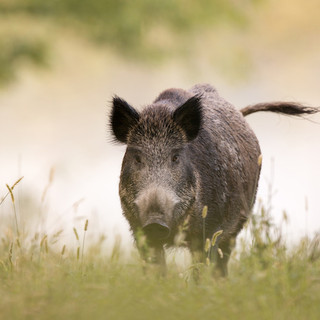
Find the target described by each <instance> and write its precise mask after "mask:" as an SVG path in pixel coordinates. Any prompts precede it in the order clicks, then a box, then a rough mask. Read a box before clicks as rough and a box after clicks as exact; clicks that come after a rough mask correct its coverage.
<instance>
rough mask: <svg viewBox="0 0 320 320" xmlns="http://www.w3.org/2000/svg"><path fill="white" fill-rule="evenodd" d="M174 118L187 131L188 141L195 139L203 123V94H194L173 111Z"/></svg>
mask: <svg viewBox="0 0 320 320" xmlns="http://www.w3.org/2000/svg"><path fill="white" fill-rule="evenodd" d="M173 119H174V121H175V122H176V123H177V124H178V125H179V126H180V127H181V128H182V129H183V131H184V132H185V133H186V135H187V138H188V141H191V140H193V139H195V138H196V137H197V135H198V133H199V130H200V127H201V123H202V107H201V96H200V95H196V96H193V97H192V98H190V99H189V100H187V102H185V103H184V104H183V105H181V106H180V107H178V108H177V109H176V110H175V112H174V113H173Z"/></svg>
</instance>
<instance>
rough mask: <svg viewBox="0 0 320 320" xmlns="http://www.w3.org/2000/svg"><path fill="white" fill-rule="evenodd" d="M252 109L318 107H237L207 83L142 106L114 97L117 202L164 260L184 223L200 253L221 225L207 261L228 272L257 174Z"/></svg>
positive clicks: (301, 111)
mask: <svg viewBox="0 0 320 320" xmlns="http://www.w3.org/2000/svg"><path fill="white" fill-rule="evenodd" d="M257 111H272V112H279V113H285V114H290V115H301V114H312V113H316V112H318V109H316V108H309V107H305V106H302V105H300V104H297V103H287V102H275V103H261V104H256V105H253V106H249V107H246V108H244V109H242V110H240V111H239V110H237V109H235V108H234V107H233V106H232V105H231V104H230V103H228V102H227V101H225V100H224V99H223V98H221V97H220V96H219V94H218V93H217V91H216V89H215V88H213V87H212V86H210V85H208V84H200V85H195V86H194V87H192V88H191V89H190V90H189V91H185V90H182V89H168V90H165V91H163V92H162V93H161V94H160V95H159V96H158V98H157V99H156V100H155V101H154V102H153V103H152V104H151V105H148V106H147V107H145V108H144V109H143V110H142V111H141V112H138V111H137V110H135V109H134V108H133V107H132V106H130V105H129V104H128V103H127V102H126V101H124V100H123V99H121V98H119V97H114V99H113V108H112V113H111V116H110V124H111V128H112V132H113V135H114V138H115V140H116V141H118V142H121V143H124V144H126V145H127V149H126V152H125V155H124V158H123V162H122V169H121V175H120V185H119V193H120V199H121V206H122V209H123V214H124V216H125V217H126V219H127V220H128V222H129V225H130V227H131V230H132V233H133V236H134V237H135V239H136V240H137V238H138V234H139V232H140V230H142V231H143V233H144V235H145V237H146V241H147V244H148V247H149V248H153V250H154V253H155V255H154V261H155V262H157V263H159V264H160V265H163V266H164V265H165V258H164V246H173V245H175V244H177V237H178V235H179V234H180V233H181V230H182V228H183V232H184V241H183V243H184V244H185V245H186V246H187V247H188V248H189V249H190V251H191V253H192V254H193V255H194V256H202V257H206V255H205V254H203V252H204V240H205V239H208V238H209V239H211V238H212V236H213V235H214V234H215V233H216V232H217V231H219V230H223V232H222V234H221V235H219V237H218V239H217V241H216V244H215V246H214V248H213V254H212V255H211V260H212V261H214V262H215V265H216V267H217V270H218V272H219V273H220V274H221V275H224V276H225V275H227V262H228V259H229V256H230V252H231V250H232V247H233V245H232V244H233V243H234V239H235V237H236V236H237V234H238V233H239V232H240V230H241V229H242V227H243V224H244V223H245V222H246V221H247V219H248V216H249V214H250V211H251V209H252V206H253V204H254V201H255V196H256V190H257V185H258V180H259V175H260V169H261V151H260V147H259V143H258V140H257V138H256V136H255V134H254V132H253V131H252V130H251V128H250V127H249V125H248V124H247V122H246V121H245V119H244V116H246V115H248V114H251V113H253V112H257ZM204 207H206V208H207V215H206V218H205V219H203V217H202V212H203V208H204ZM186 224H187V225H186ZM139 248H140V252H141V254H142V256H143V257H144V258H146V257H145V256H144V252H143V248H142V247H141V246H139V245H138V249H139ZM218 248H219V252H220V255H218V254H217V250H218ZM220 250H221V251H222V254H221V251H220Z"/></svg>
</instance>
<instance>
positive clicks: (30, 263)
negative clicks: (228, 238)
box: [0, 197, 320, 320]
mask: <svg viewBox="0 0 320 320" xmlns="http://www.w3.org/2000/svg"><path fill="white" fill-rule="evenodd" d="M8 198H9V197H7V199H6V200H5V201H8ZM9 200H10V199H9ZM11 200H14V199H11ZM12 216H13V217H14V212H12ZM16 226H18V224H17V225H16ZM89 227H90V226H89ZM18 228H19V226H18ZM247 228H248V230H250V236H247V237H244V238H243V240H242V243H241V244H240V245H239V246H238V247H237V250H236V251H235V252H234V254H233V256H232V258H231V261H230V265H229V267H230V268H229V269H230V275H229V277H228V278H227V279H216V278H213V277H212V276H211V266H210V265H209V266H205V265H189V266H184V267H182V266H181V265H180V266H179V265H176V264H175V263H173V262H172V263H171V264H170V265H169V267H168V274H167V276H166V277H162V276H160V275H159V273H158V272H157V269H156V267H155V266H153V265H145V264H143V262H142V261H140V260H139V259H138V258H137V257H132V258H131V259H129V260H128V259H123V258H122V250H121V248H120V247H119V246H118V245H117V244H116V245H115V247H114V249H113V251H112V252H111V253H110V254H109V255H105V254H102V247H101V243H96V244H90V246H89V244H87V246H86V250H85V251H84V254H83V247H84V246H85V245H86V244H85V238H84V237H85V234H86V226H84V228H83V229H82V230H81V231H79V230H78V231H77V230H74V236H75V237H76V238H77V243H78V246H75V247H74V248H71V249H70V248H69V249H68V250H66V249H65V248H63V247H62V248H61V246H60V247H59V248H60V249H59V250H57V249H56V248H57V247H54V245H53V243H54V242H55V240H58V238H59V234H56V235H51V236H49V235H48V236H42V237H39V236H37V235H35V236H34V237H31V238H30V237H26V236H24V235H22V234H19V233H18V230H11V232H7V233H6V234H2V235H1V243H0V297H1V298H0V319H184V320H185V319H320V244H319V243H320V237H319V236H315V237H314V238H313V239H306V238H304V239H302V240H301V241H300V243H299V244H298V245H297V246H295V247H294V248H290V249H288V248H287V247H286V245H285V244H284V242H283V240H282V237H281V232H279V230H278V229H277V228H276V227H275V226H273V225H272V223H271V221H270V219H269V217H268V214H267V212H266V211H265V210H264V209H263V208H260V209H259V212H258V213H257V214H255V215H254V216H253V218H252V219H251V223H250V224H249V225H248V226H247ZM195 268H199V269H200V279H199V282H197V283H195V282H194V280H193V277H192V276H191V275H192V272H193V270H194V269H195Z"/></svg>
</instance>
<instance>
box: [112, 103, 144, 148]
mask: <svg viewBox="0 0 320 320" xmlns="http://www.w3.org/2000/svg"><path fill="white" fill-rule="evenodd" d="M138 120H139V113H138V112H137V111H136V110H135V109H134V108H133V107H131V106H130V105H129V104H128V103H127V102H126V101H125V100H123V99H121V98H119V97H114V98H113V107H112V113H111V116H110V125H111V128H112V132H113V134H114V136H115V138H116V140H118V141H119V142H123V143H127V136H128V133H129V131H130V129H131V128H132V126H133V125H134V124H136V123H137V122H138Z"/></svg>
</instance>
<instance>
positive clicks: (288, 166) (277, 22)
mask: <svg viewBox="0 0 320 320" xmlns="http://www.w3.org/2000/svg"><path fill="white" fill-rule="evenodd" d="M319 12H320V7H319V3H318V2H317V1H308V2H304V1H298V0H295V1H283V2H281V4H280V3H279V2H277V1H268V3H267V4H266V5H265V6H264V8H263V9H261V10H259V11H257V12H253V13H252V15H251V19H252V22H251V23H252V25H251V26H250V28H248V29H245V30H239V31H236V30H234V29H232V30H230V29H229V28H228V26H221V27H219V29H218V30H217V31H216V32H211V31H210V30H208V32H207V33H205V34H201V35H199V36H198V37H196V38H195V39H193V41H194V47H195V48H196V49H195V52H194V54H193V56H192V57H191V58H189V60H188V61H187V62H184V61H181V60H180V59H178V58H176V57H174V58H172V59H170V57H169V58H168V59H167V60H165V62H163V63H161V64H143V63H141V62H140V63H136V62H135V61H130V60H128V59H125V58H122V57H121V56H119V55H118V54H116V53H114V52H113V51H112V50H108V48H99V47H94V46H91V45H90V44H88V42H87V41H86V40H85V39H83V38H81V37H80V36H79V37H78V36H75V35H74V34H68V33H67V32H66V33H65V34H61V33H60V34H59V33H58V34H56V35H55V36H54V39H55V46H54V50H55V56H54V59H53V62H52V64H51V66H50V68H49V70H39V69H36V70H35V69H33V68H31V67H22V68H21V71H20V72H19V77H18V80H17V81H15V82H14V83H12V84H10V85H9V86H6V87H5V88H3V89H2V90H1V91H0V198H1V197H2V196H4V195H5V194H6V187H5V184H6V183H8V184H9V185H12V184H13V183H14V182H15V181H16V180H17V179H18V178H19V177H20V176H24V179H23V181H21V183H20V184H19V185H18V186H17V187H16V189H15V194H16V196H17V199H18V200H17V210H18V214H19V219H20V220H21V224H24V225H25V226H26V227H25V228H28V227H27V226H28V223H29V222H30V221H34V220H36V221H38V222H39V221H40V222H39V223H38V224H37V223H36V224H33V225H34V226H37V227H36V228H39V225H41V230H40V231H42V232H47V233H53V232H56V231H58V230H59V229H61V228H62V229H64V234H65V236H66V237H70V236H71V237H72V228H73V227H77V228H82V226H83V224H84V221H85V220H86V219H89V232H90V235H91V237H96V236H97V235H101V234H105V235H106V236H107V238H108V239H107V241H109V243H113V241H114V238H115V235H117V234H120V235H121V237H122V242H123V243H124V244H125V245H126V246H130V245H131V241H132V240H131V237H130V233H129V229H128V225H127V223H126V221H125V220H124V218H123V217H122V215H121V208H120V202H119V197H118V180H119V172H120V166H121V161H122V156H123V153H124V150H125V147H123V146H119V145H115V144H113V143H111V139H110V135H109V131H108V125H107V124H108V113H109V110H110V101H111V99H112V96H113V95H114V94H117V95H119V96H121V97H123V98H125V99H126V100H127V101H128V102H129V103H131V104H132V105H133V106H135V107H138V108H140V107H142V106H143V105H146V104H148V103H150V102H152V100H153V99H154V98H155V97H156V96H157V95H158V94H159V93H160V92H161V91H162V90H163V89H166V88H170V87H180V88H185V89H188V88H189V87H191V86H192V85H193V84H195V83H199V82H208V83H211V84H212V85H214V86H215V87H216V88H217V89H218V91H219V92H220V94H221V95H222V96H223V97H224V98H225V99H226V100H228V101H230V102H231V103H233V104H234V105H235V106H236V107H237V108H242V107H244V106H246V105H248V104H253V103H257V102H263V101H273V100H289V101H298V102H303V103H306V104H308V105H312V106H320V41H319V34H320V22H319V21H320V19H319ZM217 48H219V50H217ZM236 50H239V54H238V55H235V56H234V55H232V56H230V57H229V52H230V51H233V52H235V51H236ZM213 51H214V54H212V52H213ZM242 51H243V52H247V51H248V52H249V57H250V59H249V60H248V62H246V57H245V56H243V52H242ZM208 52H210V54H209V53H208ZM212 59H213V60H214V59H215V60H216V61H215V62H212ZM237 59H239V60H241V61H240V62H241V63H240V67H239V63H238V60H237ZM243 59H244V60H245V62H244V63H243V61H242V60H243ZM239 68H240V71H239V70H238V69H239ZM241 68H243V69H244V70H241ZM233 69H235V71H234V70H233ZM242 71H243V72H242ZM246 71H248V72H246ZM309 119H310V121H306V120H299V119H295V118H289V117H285V116H279V115H272V114H266V113H260V114H256V115H251V116H248V117H247V121H248V122H249V123H250V125H251V126H252V128H253V130H254V131H255V133H256V135H257V137H258V139H259V141H260V145H261V149H262V154H263V167H262V174H261V179H260V184H259V189H258V197H257V198H258V199H261V200H262V201H263V202H264V203H266V204H267V203H268V185H269V183H272V187H273V191H274V193H273V196H272V207H273V209H272V216H273V217H274V219H275V221H276V222H277V223H280V220H281V219H282V215H283V211H284V210H285V211H286V212H287V215H288V218H289V225H288V226H287V227H286V228H285V233H286V235H287V237H288V239H289V242H294V241H295V240H297V239H299V238H301V237H302V236H304V235H306V234H309V235H313V234H314V233H315V232H319V230H320V169H319V164H320V115H316V116H312V117H310V118H309ZM51 168H53V169H54V178H53V181H52V183H51V184H50V187H49V188H48V190H47V193H46V196H45V199H44V200H43V201H42V200H41V198H42V196H43V192H44V190H45V188H46V186H47V185H48V179H49V173H50V170H51ZM272 172H273V173H272ZM272 176H273V178H272ZM26 199H27V200H26ZM8 200H9V199H7V200H6V201H5V203H4V205H3V206H1V207H0V224H1V225H2V226H4V224H8V223H9V224H10V223H11V222H10V219H9V220H8V219H7V218H5V217H6V216H10V215H12V207H11V203H10V201H8ZM79 200H81V201H80V203H78V206H77V205H75V203H77V202H78V201H79ZM8 221H9V222H8ZM6 228H7V227H6ZM5 230H7V229H5ZM38 231H39V229H38Z"/></svg>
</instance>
